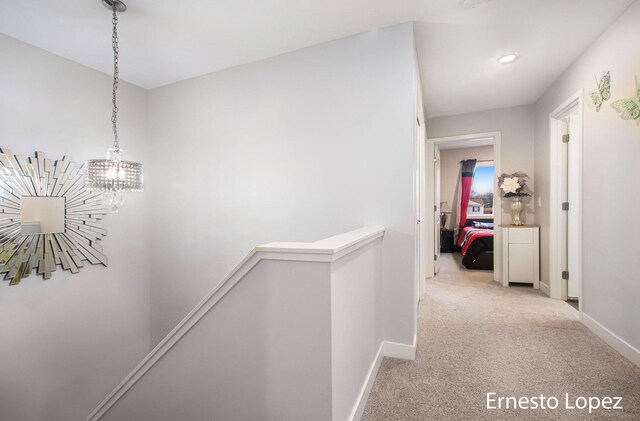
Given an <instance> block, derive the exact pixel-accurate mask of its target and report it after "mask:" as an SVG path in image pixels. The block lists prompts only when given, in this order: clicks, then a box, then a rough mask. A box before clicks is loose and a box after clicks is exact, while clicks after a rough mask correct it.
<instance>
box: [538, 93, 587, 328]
mask: <svg viewBox="0 0 640 421" xmlns="http://www.w3.org/2000/svg"><path fill="white" fill-rule="evenodd" d="M582 97H583V90H582V89H580V90H579V91H578V92H576V93H575V94H573V95H571V96H570V97H569V98H568V99H567V100H566V101H564V102H563V103H562V104H561V105H560V106H559V107H558V108H556V109H555V110H554V111H553V112H551V114H549V129H550V130H549V158H550V160H549V172H550V174H549V176H550V177H549V285H548V294H549V296H550V297H551V298H555V299H559V300H566V299H567V286H566V283H565V282H564V281H563V279H562V261H561V257H560V252H561V250H562V247H563V245H564V241H565V238H564V235H563V231H562V218H563V217H564V211H563V210H562V198H561V197H560V196H561V187H560V183H561V182H562V179H563V177H562V172H561V171H562V161H561V160H562V141H561V136H562V134H563V132H562V118H563V117H565V116H566V115H567V114H568V113H569V112H570V111H571V110H572V109H574V108H575V107H577V108H578V116H579V118H580V121H579V124H578V126H579V127H580V130H579V132H578V133H571V140H570V142H571V143H572V144H573V146H575V148H574V149H573V151H575V155H577V156H574V160H573V162H575V167H574V170H573V171H572V174H573V175H574V177H576V178H577V180H576V181H577V183H576V185H577V187H576V190H577V191H576V192H574V193H575V199H574V200H572V203H570V206H571V207H574V209H575V210H576V212H572V213H573V214H574V217H575V218H577V219H578V221H577V226H578V227H579V229H578V232H577V233H576V238H575V241H574V246H575V247H577V248H578V250H577V255H578V264H577V265H576V268H577V270H578V273H577V274H574V275H573V276H577V277H578V279H579V280H580V288H579V290H580V296H579V297H578V299H579V301H578V305H579V312H580V316H582V292H583V286H582V273H583V271H582V263H583V262H582V148H583V121H584V118H583V112H584V104H583V99H582ZM569 276H571V274H569ZM544 287H546V285H544V286H543V288H542V289H543V291H544V289H545V288H544ZM545 292H546V291H545Z"/></svg>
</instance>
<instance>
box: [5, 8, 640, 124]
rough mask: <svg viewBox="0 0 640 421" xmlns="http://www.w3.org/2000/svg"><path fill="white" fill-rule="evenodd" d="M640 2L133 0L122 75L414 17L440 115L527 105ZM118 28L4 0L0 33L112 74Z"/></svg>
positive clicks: (210, 66)
mask: <svg viewBox="0 0 640 421" xmlns="http://www.w3.org/2000/svg"><path fill="white" fill-rule="evenodd" d="M632 1H633V0H484V1H481V2H480V4H479V5H477V6H476V7H470V6H469V4H470V3H477V2H478V0H471V1H469V2H465V0H394V1H389V0H181V1H176V0H174V1H168V0H128V1H127V0H125V2H126V3H127V5H128V6H129V10H128V11H127V12H126V13H124V14H122V15H121V16H120V40H121V77H122V78H123V79H124V80H126V81H128V82H131V83H133V84H136V85H138V86H141V87H143V88H154V87H157V86H162V85H166V84H169V83H173V82H176V81H179V80H183V79H187V78H190V77H194V76H198V75H202V74H206V73H209V72H213V71H217V70H221V69H225V68H229V67H233V66H237V65H240V64H243V63H248V62H251V61H256V60H260V59H264V58H267V57H272V56H275V55H278V54H282V53H285V52H289V51H293V50H296V49H299V48H303V47H307V46H310V45H314V44H318V43H321V42H325V41H329V40H332V39H337V38H341V37H344V36H348V35H353V34H356V33H360V32H364V31H368V30H372V29H375V28H380V27H384V26H389V25H393V24H397V23H401V22H407V21H416V22H417V23H416V42H417V48H418V56H419V60H420V66H421V73H422V80H423V89H424V93H425V101H426V109H427V113H428V115H429V116H430V117H431V116H438V115H449V114H459V113H465V112H472V111H479V110H486V109H492V108H500V107H507V106H512V105H521V104H528V103H532V102H533V101H535V99H536V98H537V97H538V96H539V95H540V94H541V93H542V92H543V90H544V89H546V88H547V87H548V86H549V84H550V83H551V82H552V81H553V80H554V79H555V78H556V77H557V76H558V75H559V74H560V73H561V72H562V71H563V70H564V69H565V68H566V67H567V66H568V65H569V64H570V63H571V62H572V61H573V60H575V59H576V58H577V56H578V55H579V54H580V53H581V52H582V51H583V50H584V49H585V48H586V47H587V46H588V45H589V44H590V43H591V42H593V40H594V39H595V38H597V36H598V35H599V34H600V33H601V32H602V31H603V30H604V29H605V28H606V27H607V26H608V25H609V24H610V23H611V22H612V21H613V20H614V19H615V17H616V16H618V15H619V14H620V13H621V12H622V11H623V10H624V9H625V8H626V7H627V6H628V5H629V4H630V3H631V2H632ZM110 31H111V19H110V16H109V11H108V10H107V9H105V8H104V7H103V6H102V4H101V0H59V1H50V0H20V1H15V0H0V32H2V33H5V34H7V35H9V36H12V37H14V38H17V39H20V40H22V41H25V42H27V43H30V44H33V45H36V46H38V47H40V48H43V49H45V50H48V51H51V52H53V53H56V54H58V55H60V56H63V57H66V58H68V59H71V60H74V61H76V62H79V63H82V64H84V65H86V66H89V67H91V68H94V69H97V70H100V71H103V72H105V73H110V72H111V67H112V63H111V60H112V58H111V53H110V47H111V33H110ZM508 51H516V52H518V53H519V54H520V55H521V57H520V59H519V60H518V61H517V62H516V63H515V64H513V65H510V66H504V65H500V64H498V63H497V62H496V60H497V58H498V56H499V55H500V54H502V53H504V52H508ZM597 70H598V69H595V70H594V71H597Z"/></svg>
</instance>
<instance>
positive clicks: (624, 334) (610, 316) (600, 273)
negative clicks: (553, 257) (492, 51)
mask: <svg viewBox="0 0 640 421" xmlns="http://www.w3.org/2000/svg"><path fill="white" fill-rule="evenodd" d="M639 23H640V2H638V1H636V2H634V3H632V5H631V6H630V7H629V9H627V11H626V12H625V13H624V14H623V15H622V16H621V17H620V18H619V19H618V20H617V21H616V22H615V23H614V24H612V26H611V27H609V29H607V31H605V32H604V33H603V35H602V36H601V37H600V38H599V39H598V40H597V41H596V42H595V43H594V44H593V45H592V46H591V47H589V49H587V50H586V51H585V53H584V54H583V55H582V56H581V57H580V58H579V59H578V60H577V61H576V62H575V63H574V64H573V65H572V66H571V67H570V68H569V69H568V70H567V71H566V72H565V73H564V74H563V75H562V76H561V77H560V78H559V79H558V80H557V81H556V82H555V83H554V84H553V85H552V86H551V87H550V88H549V90H548V91H547V92H546V93H545V94H544V95H543V96H542V97H541V98H540V99H539V100H538V102H537V103H536V105H535V127H536V142H535V165H536V170H535V175H536V186H537V192H536V195H537V196H540V197H541V198H542V205H543V206H542V207H541V208H538V209H537V210H536V223H538V224H540V225H541V241H542V247H541V249H542V255H541V263H542V273H541V276H542V280H543V281H546V282H548V280H549V254H548V246H547V245H548V244H549V237H548V229H549V208H548V204H549V114H550V113H551V112H552V111H553V110H554V109H555V108H556V107H558V106H559V105H560V104H561V103H562V102H564V101H565V100H566V99H567V98H569V96H571V95H572V94H574V93H575V92H576V91H578V90H579V89H581V88H584V89H585V90H586V92H587V95H585V104H586V107H585V112H584V144H583V154H584V155H583V181H582V183H583V196H582V197H583V203H582V207H583V288H584V290H583V294H584V295H583V309H584V313H585V314H586V315H587V316H589V317H591V318H593V319H594V320H596V321H598V322H599V323H600V324H602V325H603V326H604V327H605V328H606V329H609V330H610V331H611V332H612V333H613V334H615V335H617V336H618V337H620V338H622V339H623V340H625V341H626V342H627V343H629V344H631V345H632V346H634V347H636V349H640V330H639V329H638V326H640V311H639V310H638V298H639V297H640V282H638V279H639V276H638V271H637V264H636V262H637V260H638V253H640V247H638V243H637V238H638V236H640V225H639V224H638V223H637V216H638V214H640V195H638V194H637V192H638V187H637V180H638V165H639V161H638V157H640V127H639V126H638V124H637V123H636V122H632V121H623V120H621V119H620V118H619V116H618V115H617V114H616V112H615V110H613V109H612V108H611V106H610V104H611V102H613V101H615V100H617V99H621V98H630V97H632V96H633V95H634V93H635V82H634V77H635V76H636V75H637V76H638V77H640V44H639V43H638V39H640V24H639ZM605 70H609V71H610V72H611V93H612V99H611V100H610V101H609V102H607V103H605V104H604V105H603V107H602V110H601V111H600V112H599V113H598V112H596V111H595V109H594V108H592V107H589V106H588V101H589V95H588V91H589V90H592V89H595V77H594V76H598V77H599V76H600V73H601V72H602V71H605ZM612 206H613V207H612Z"/></svg>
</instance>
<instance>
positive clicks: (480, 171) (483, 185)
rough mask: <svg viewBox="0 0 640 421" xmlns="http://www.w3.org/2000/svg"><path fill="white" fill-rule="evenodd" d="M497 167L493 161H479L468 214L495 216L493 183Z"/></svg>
mask: <svg viewBox="0 0 640 421" xmlns="http://www.w3.org/2000/svg"><path fill="white" fill-rule="evenodd" d="M494 180H495V167H494V166H493V161H489V162H478V163H477V164H476V171H475V173H474V174H473V183H471V194H470V195H469V207H468V209H467V215H468V216H475V217H478V216H493V183H494Z"/></svg>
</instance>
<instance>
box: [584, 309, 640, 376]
mask: <svg viewBox="0 0 640 421" xmlns="http://www.w3.org/2000/svg"><path fill="white" fill-rule="evenodd" d="M581 320H582V323H584V325H585V326H587V327H588V328H589V330H591V331H592V332H593V333H595V334H596V335H598V336H599V337H600V338H601V339H602V340H603V341H605V342H606V343H607V344H609V346H611V348H613V349H615V350H616V351H618V352H619V353H620V354H622V356H623V357H625V358H626V359H628V360H629V361H631V362H632V363H634V364H635V365H637V366H639V367H640V350H638V349H637V348H635V347H634V346H633V345H631V344H629V343H628V342H626V341H625V340H624V339H622V338H621V337H619V336H618V335H616V334H615V333H613V332H612V331H610V330H609V329H607V328H606V327H604V326H602V325H601V324H600V323H599V322H597V321H596V320H595V319H593V318H592V317H590V316H588V315H587V314H585V313H584V312H582V317H581Z"/></svg>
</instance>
